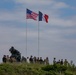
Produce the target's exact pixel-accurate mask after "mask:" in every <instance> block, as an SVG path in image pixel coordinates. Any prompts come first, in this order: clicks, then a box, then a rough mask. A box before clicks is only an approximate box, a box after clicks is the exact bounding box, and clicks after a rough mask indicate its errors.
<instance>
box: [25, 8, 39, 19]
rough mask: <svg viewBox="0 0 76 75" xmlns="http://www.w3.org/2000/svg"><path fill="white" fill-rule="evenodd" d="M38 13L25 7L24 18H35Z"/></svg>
mask: <svg viewBox="0 0 76 75" xmlns="http://www.w3.org/2000/svg"><path fill="white" fill-rule="evenodd" d="M37 17H38V14H37V13H35V12H33V11H31V10H29V9H27V10H26V19H33V20H37Z"/></svg>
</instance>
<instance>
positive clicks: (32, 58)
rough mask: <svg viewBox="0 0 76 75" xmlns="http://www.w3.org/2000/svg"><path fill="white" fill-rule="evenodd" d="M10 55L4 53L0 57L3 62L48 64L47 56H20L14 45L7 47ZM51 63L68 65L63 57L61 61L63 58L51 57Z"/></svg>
mask: <svg viewBox="0 0 76 75" xmlns="http://www.w3.org/2000/svg"><path fill="white" fill-rule="evenodd" d="M9 51H10V53H11V56H9V55H4V56H3V58H2V61H3V63H6V62H11V63H13V62H26V63H40V64H49V58H48V57H46V58H45V59H43V58H42V57H36V56H32V55H31V56H30V57H24V56H22V57H21V53H20V52H19V51H18V50H16V49H15V48H14V47H11V48H10V49H9ZM53 64H54V65H55V64H60V65H66V66H68V64H69V62H68V61H67V59H65V60H64V61H63V59H61V60H58V61H57V60H56V58H54V59H53ZM70 64H71V65H72V64H73V61H71V63H70Z"/></svg>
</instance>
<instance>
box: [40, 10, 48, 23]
mask: <svg viewBox="0 0 76 75" xmlns="http://www.w3.org/2000/svg"><path fill="white" fill-rule="evenodd" d="M48 18H49V16H48V15H47V14H43V13H42V12H40V11H39V21H45V22H46V23H48Z"/></svg>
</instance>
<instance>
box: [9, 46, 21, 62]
mask: <svg viewBox="0 0 76 75" xmlns="http://www.w3.org/2000/svg"><path fill="white" fill-rule="evenodd" d="M9 51H10V53H11V57H14V58H15V59H16V60H17V62H20V61H21V53H20V52H19V51H18V50H16V49H15V48H14V47H13V46H12V47H11V48H10V49H9Z"/></svg>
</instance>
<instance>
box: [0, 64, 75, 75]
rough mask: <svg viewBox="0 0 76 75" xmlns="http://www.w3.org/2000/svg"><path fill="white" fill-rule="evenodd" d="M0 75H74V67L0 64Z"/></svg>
mask: <svg viewBox="0 0 76 75" xmlns="http://www.w3.org/2000/svg"><path fill="white" fill-rule="evenodd" d="M0 75H76V67H75V66H68V67H66V66H63V65H43V64H28V63H5V64H4V63H3V64H0Z"/></svg>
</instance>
